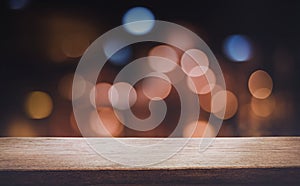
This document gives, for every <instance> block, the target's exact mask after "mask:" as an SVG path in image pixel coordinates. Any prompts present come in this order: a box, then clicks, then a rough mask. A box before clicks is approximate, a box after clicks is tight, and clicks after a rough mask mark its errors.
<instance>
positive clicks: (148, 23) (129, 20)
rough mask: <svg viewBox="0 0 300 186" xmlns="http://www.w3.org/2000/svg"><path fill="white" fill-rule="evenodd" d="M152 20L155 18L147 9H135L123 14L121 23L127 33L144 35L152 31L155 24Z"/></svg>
mask: <svg viewBox="0 0 300 186" xmlns="http://www.w3.org/2000/svg"><path fill="white" fill-rule="evenodd" d="M154 20H155V17H154V15H153V13H152V12H151V11H150V10H149V9H147V8H144V7H135V8H132V9H130V10H128V11H127V12H126V13H125V14H124V16H123V20H122V23H123V25H124V28H125V29H126V30H127V31H128V32H129V33H131V34H133V35H144V34H147V33H149V32H150V31H151V30H152V28H153V27H154V24H155V21H154ZM138 21H142V22H138Z"/></svg>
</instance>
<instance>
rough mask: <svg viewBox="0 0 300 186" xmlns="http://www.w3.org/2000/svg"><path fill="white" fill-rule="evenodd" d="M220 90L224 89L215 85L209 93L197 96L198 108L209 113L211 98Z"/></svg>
mask: <svg viewBox="0 0 300 186" xmlns="http://www.w3.org/2000/svg"><path fill="white" fill-rule="evenodd" d="M221 90H224V89H223V88H222V87H221V86H220V85H215V86H214V88H213V90H212V91H211V92H209V93H207V94H199V95H198V97H199V102H200V107H201V108H202V109H203V110H204V111H206V112H211V111H212V110H211V107H212V97H213V96H214V95H215V94H216V93H218V92H219V91H221Z"/></svg>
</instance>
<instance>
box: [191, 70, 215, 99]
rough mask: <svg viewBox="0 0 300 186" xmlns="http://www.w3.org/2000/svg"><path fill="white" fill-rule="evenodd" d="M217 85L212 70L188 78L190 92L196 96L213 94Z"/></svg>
mask: <svg viewBox="0 0 300 186" xmlns="http://www.w3.org/2000/svg"><path fill="white" fill-rule="evenodd" d="M215 84H216V75H215V73H214V72H213V71H212V70H211V69H207V71H206V73H205V74H203V75H201V76H197V77H189V78H187V85H188V87H189V88H190V90H191V91H192V92H194V93H196V94H207V93H209V92H211V90H212V89H213V88H214V86H215Z"/></svg>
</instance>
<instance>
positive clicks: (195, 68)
mask: <svg viewBox="0 0 300 186" xmlns="http://www.w3.org/2000/svg"><path fill="white" fill-rule="evenodd" d="M180 64H181V67H182V70H183V71H184V72H185V73H186V74H187V75H188V76H191V77H196V76H201V75H204V74H205V73H206V72H207V70H208V66H209V61H208V58H207V56H206V54H205V53H204V52H202V51H201V50H198V49H189V50H187V51H185V52H184V53H183V55H182V57H181V61H180Z"/></svg>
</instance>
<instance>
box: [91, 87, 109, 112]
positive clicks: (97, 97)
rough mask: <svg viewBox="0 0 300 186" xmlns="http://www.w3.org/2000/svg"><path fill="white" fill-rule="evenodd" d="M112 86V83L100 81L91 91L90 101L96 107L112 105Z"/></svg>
mask: <svg viewBox="0 0 300 186" xmlns="http://www.w3.org/2000/svg"><path fill="white" fill-rule="evenodd" d="M110 88H111V84H110V83H104V82H101V83H98V84H97V85H96V86H94V87H93V89H92V90H91V93H90V101H91V103H92V105H94V106H95V107H108V106H111V103H110V101H109V96H108V92H109V89H110Z"/></svg>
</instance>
